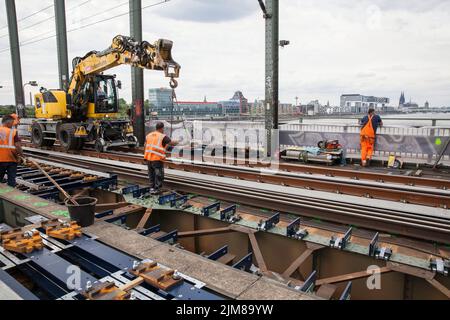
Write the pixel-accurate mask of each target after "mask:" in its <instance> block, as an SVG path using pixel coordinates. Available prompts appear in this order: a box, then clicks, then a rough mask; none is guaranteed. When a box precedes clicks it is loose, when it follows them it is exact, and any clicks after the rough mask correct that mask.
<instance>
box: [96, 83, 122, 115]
mask: <svg viewBox="0 0 450 320" xmlns="http://www.w3.org/2000/svg"><path fill="white" fill-rule="evenodd" d="M95 97H96V101H95V112H96V113H116V112H117V94H116V86H115V81H114V79H113V78H100V79H98V81H97V84H96V90H95Z"/></svg>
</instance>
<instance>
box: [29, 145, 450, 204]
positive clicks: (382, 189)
mask: <svg viewBox="0 0 450 320" xmlns="http://www.w3.org/2000/svg"><path fill="white" fill-rule="evenodd" d="M34 150H36V152H45V151H43V150H41V149H34ZM28 151H30V152H33V151H31V150H30V149H29V150H28ZM69 154H75V153H69ZM81 154H82V155H85V156H89V157H94V158H100V159H108V160H116V161H125V162H130V163H136V164H144V160H143V158H142V157H139V156H137V155H135V154H133V155H130V154H125V153H98V152H95V151H87V150H83V151H82V152H81ZM166 167H167V168H172V169H181V170H183V171H191V172H197V173H205V174H211V175H217V176H223V177H232V178H238V179H243V180H248V181H257V182H263V183H270V184H278V185H285V186H292V187H299V188H305V189H308V190H319V191H328V192H333V193H337V194H347V195H353V196H359V197H368V198H376V199H384V200H391V201H401V202H404V203H412V204H419V205H427V206H433V207H441V208H450V192H449V191H446V190H439V189H429V188H416V187H412V186H403V185H392V184H389V185H387V184H385V183H378V184H377V183H374V182H370V181H367V182H365V181H360V180H350V181H343V180H342V179H336V178H332V177H327V176H322V177H317V176H309V175H306V176H305V175H296V174H292V173H289V172H283V171H279V172H276V174H274V175H272V174H264V173H261V172H260V171H259V170H258V169H255V168H248V167H239V166H219V165H217V164H208V163H198V162H194V163H192V162H186V161H183V162H180V161H172V162H166Z"/></svg>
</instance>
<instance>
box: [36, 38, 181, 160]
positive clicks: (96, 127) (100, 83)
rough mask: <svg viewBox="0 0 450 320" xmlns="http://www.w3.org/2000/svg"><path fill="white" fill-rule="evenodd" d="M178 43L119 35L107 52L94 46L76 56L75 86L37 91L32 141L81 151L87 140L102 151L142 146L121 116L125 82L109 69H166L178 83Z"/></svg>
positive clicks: (72, 81) (174, 83)
mask: <svg viewBox="0 0 450 320" xmlns="http://www.w3.org/2000/svg"><path fill="white" fill-rule="evenodd" d="M172 46H173V42H172V41H169V40H164V39H160V40H158V41H157V42H155V43H154V44H150V43H149V42H147V41H142V42H137V41H135V40H134V39H133V38H131V37H126V36H116V37H115V38H114V39H113V41H112V45H111V46H110V47H109V48H108V49H106V50H105V51H101V52H97V51H91V52H89V53H87V54H86V55H85V56H84V57H77V58H75V59H73V61H72V66H73V71H72V76H71V78H70V81H69V88H68V90H67V92H66V91H64V90H47V89H45V88H41V90H40V92H39V93H38V94H36V95H35V106H36V107H35V113H36V120H34V121H33V123H32V125H31V127H30V130H31V140H32V143H33V145H34V146H36V147H50V146H52V145H53V144H54V143H55V141H58V140H59V143H60V145H61V146H62V147H63V148H64V149H65V150H67V151H68V150H79V149H81V148H83V146H84V144H85V143H88V144H91V145H92V144H93V145H94V146H95V149H96V150H97V151H98V152H104V151H106V150H107V149H108V148H111V147H117V146H129V147H130V148H134V147H136V146H138V144H139V143H138V140H137V138H136V137H135V135H134V133H133V126H132V124H131V121H130V120H120V119H119V101H118V89H120V88H121V82H120V81H116V76H115V75H105V74H103V72H104V71H106V70H108V69H111V68H114V67H116V66H119V65H130V66H132V67H138V68H143V69H149V70H160V71H164V73H165V76H166V77H168V78H170V86H171V87H172V88H175V87H176V86H177V85H178V83H177V81H176V80H175V78H178V77H179V74H180V65H179V64H178V63H176V62H175V61H174V60H173V59H172Z"/></svg>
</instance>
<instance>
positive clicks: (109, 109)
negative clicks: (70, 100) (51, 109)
mask: <svg viewBox="0 0 450 320" xmlns="http://www.w3.org/2000/svg"><path fill="white" fill-rule="evenodd" d="M76 104H79V106H74V108H75V110H77V109H79V110H80V111H83V110H84V111H85V112H84V114H82V113H83V112H81V113H79V112H77V111H75V112H73V113H74V115H75V114H78V115H79V116H80V117H85V118H88V119H104V118H116V117H117V115H118V112H119V103H118V94H117V86H116V80H115V77H114V76H109V75H97V76H92V77H89V78H88V79H87V81H86V82H85V83H84V85H83V86H82V89H81V94H80V97H79V100H78V101H77V102H76ZM77 107H78V108H77Z"/></svg>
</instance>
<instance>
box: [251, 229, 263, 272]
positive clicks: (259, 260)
mask: <svg viewBox="0 0 450 320" xmlns="http://www.w3.org/2000/svg"><path fill="white" fill-rule="evenodd" d="M248 237H249V239H250V243H251V245H252V249H253V255H254V256H255V259H256V262H257V263H258V267H259V269H260V270H261V272H263V273H267V266H266V262H265V261H264V257H263V255H262V253H261V250H260V249H259V245H258V240H256V237H255V234H254V233H249V235H248Z"/></svg>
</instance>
